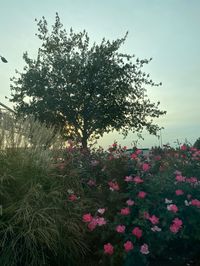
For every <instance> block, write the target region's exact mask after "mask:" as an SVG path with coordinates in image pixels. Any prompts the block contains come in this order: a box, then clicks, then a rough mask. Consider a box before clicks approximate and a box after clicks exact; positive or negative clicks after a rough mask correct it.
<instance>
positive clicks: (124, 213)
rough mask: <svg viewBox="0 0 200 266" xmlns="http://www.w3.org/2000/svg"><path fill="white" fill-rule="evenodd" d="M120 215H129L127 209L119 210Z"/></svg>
mask: <svg viewBox="0 0 200 266" xmlns="http://www.w3.org/2000/svg"><path fill="white" fill-rule="evenodd" d="M120 213H121V215H129V214H130V209H129V208H128V207H127V208H123V209H121V210H120Z"/></svg>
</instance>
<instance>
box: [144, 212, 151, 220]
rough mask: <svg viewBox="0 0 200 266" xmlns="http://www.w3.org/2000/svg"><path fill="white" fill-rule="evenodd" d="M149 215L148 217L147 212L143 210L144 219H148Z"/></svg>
mask: <svg viewBox="0 0 200 266" xmlns="http://www.w3.org/2000/svg"><path fill="white" fill-rule="evenodd" d="M149 217H150V215H149V213H148V212H146V211H145V212H144V218H145V219H149Z"/></svg>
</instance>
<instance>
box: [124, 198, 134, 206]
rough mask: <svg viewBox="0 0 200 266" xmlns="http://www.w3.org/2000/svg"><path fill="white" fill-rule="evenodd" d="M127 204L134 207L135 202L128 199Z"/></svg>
mask: <svg viewBox="0 0 200 266" xmlns="http://www.w3.org/2000/svg"><path fill="white" fill-rule="evenodd" d="M126 204H127V205H128V206H133V205H134V204H135V202H134V201H133V200H131V199H128V200H127V201H126Z"/></svg>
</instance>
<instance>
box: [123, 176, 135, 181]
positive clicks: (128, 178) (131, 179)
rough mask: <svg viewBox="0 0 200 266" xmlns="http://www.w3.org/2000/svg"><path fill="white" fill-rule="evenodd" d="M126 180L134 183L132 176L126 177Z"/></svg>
mask: <svg viewBox="0 0 200 266" xmlns="http://www.w3.org/2000/svg"><path fill="white" fill-rule="evenodd" d="M124 180H125V181H126V182H132V181H133V177H132V176H125V178H124Z"/></svg>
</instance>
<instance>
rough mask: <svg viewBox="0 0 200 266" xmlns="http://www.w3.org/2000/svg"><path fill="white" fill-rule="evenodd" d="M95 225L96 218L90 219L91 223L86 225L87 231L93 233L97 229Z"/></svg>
mask: <svg viewBox="0 0 200 266" xmlns="http://www.w3.org/2000/svg"><path fill="white" fill-rule="evenodd" d="M97 224H98V223H97V219H96V218H94V219H92V221H91V222H90V223H89V224H88V229H89V230H90V231H93V230H94V229H95V228H96V227H97Z"/></svg>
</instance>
